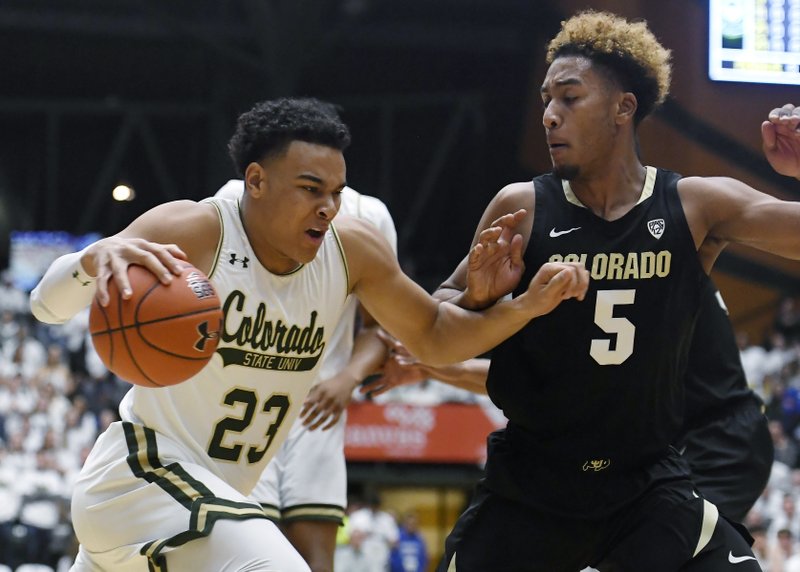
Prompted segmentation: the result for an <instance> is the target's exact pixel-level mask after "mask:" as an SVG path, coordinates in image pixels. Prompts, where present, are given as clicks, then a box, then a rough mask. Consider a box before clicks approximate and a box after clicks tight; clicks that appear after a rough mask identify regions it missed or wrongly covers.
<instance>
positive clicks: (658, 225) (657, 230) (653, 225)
mask: <svg viewBox="0 0 800 572" xmlns="http://www.w3.org/2000/svg"><path fill="white" fill-rule="evenodd" d="M666 226H667V224H666V223H665V222H664V219H663V218H656V219H653V220H651V221H650V222H648V223H647V230H649V231H650V234H652V235H653V237H654V238H661V235H662V234H664V229H665V228H666Z"/></svg>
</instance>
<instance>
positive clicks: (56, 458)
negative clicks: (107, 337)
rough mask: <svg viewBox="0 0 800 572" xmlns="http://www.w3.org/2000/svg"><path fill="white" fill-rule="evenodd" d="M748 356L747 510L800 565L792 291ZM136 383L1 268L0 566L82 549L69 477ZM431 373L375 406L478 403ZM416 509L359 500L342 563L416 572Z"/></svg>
mask: <svg viewBox="0 0 800 572" xmlns="http://www.w3.org/2000/svg"><path fill="white" fill-rule="evenodd" d="M739 343H740V351H741V356H742V363H743V365H744V367H745V371H746V373H747V376H748V380H749V382H750V385H751V386H752V387H753V389H754V390H755V391H756V392H757V393H758V394H759V395H760V396H761V397H762V398H763V399H764V402H765V403H766V406H767V415H768V417H769V419H770V429H771V431H772V436H773V440H774V442H775V464H774V468H773V472H772V477H771V479H770V483H769V486H768V487H767V489H766V490H765V491H764V494H763V495H762V497H761V499H760V500H759V502H758V503H757V504H756V506H755V507H754V508H753V510H752V511H751V513H750V515H749V516H748V520H747V523H746V524H747V526H748V527H749V528H750V530H751V532H752V533H753V536H754V537H755V538H756V545H755V547H756V553H757V554H758V556H759V558H760V559H761V560H762V566H763V567H764V570H766V571H767V572H800V511H798V510H797V508H796V504H797V503H798V502H800V308H799V307H798V306H797V303H796V301H795V300H794V299H793V298H786V299H785V300H784V301H783V302H782V303H781V305H780V308H779V310H778V312H777V314H776V318H775V321H774V325H773V327H772V328H771V330H770V333H769V335H768V336H767V339H765V340H757V341H755V343H754V342H752V341H751V340H749V339H748V338H747V336H746V335H744V334H740V335H739ZM128 388H129V385H128V384H127V383H125V382H123V381H121V380H119V379H118V378H117V377H116V376H114V375H113V374H112V373H110V372H109V371H108V370H107V369H106V368H105V366H104V365H103V364H102V362H101V361H100V359H99V357H98V356H97V354H96V353H95V351H94V348H93V346H92V343H91V338H90V336H89V334H88V310H86V311H84V312H83V313H81V314H79V315H77V316H76V317H75V318H73V319H72V320H70V321H69V322H67V323H66V324H63V325H61V326H50V325H45V324H41V323H38V322H36V321H35V320H34V319H33V318H32V316H31V315H30V310H29V306H28V295H27V294H26V293H25V292H23V291H20V290H18V289H16V288H15V287H14V286H13V284H12V283H11V282H10V280H9V279H8V276H7V273H3V274H0V572H3V570H4V568H3V565H5V566H7V567H8V568H9V569H10V570H15V569H17V568H18V567H19V566H20V565H22V564H24V563H38V564H40V565H42V566H47V567H49V568H42V569H43V570H46V569H52V570H55V571H60V570H66V569H68V567H69V564H70V563H71V555H72V554H74V552H75V550H76V545H75V542H76V541H75V538H74V534H73V531H72V527H71V525H70V518H69V498H70V491H71V489H72V483H73V481H74V479H75V478H76V476H77V474H78V471H79V470H80V467H81V465H82V463H83V461H84V459H85V458H86V455H87V454H88V452H89V450H90V449H91V446H92V444H93V443H94V441H95V439H96V438H97V435H98V434H99V433H100V432H102V431H103V430H104V429H105V428H106V427H107V426H108V424H109V423H111V422H113V421H115V420H117V419H118V415H117V406H118V404H119V401H120V400H121V398H122V396H123V395H124V393H125V392H126V391H127V390H128ZM487 399H488V398H486V396H476V395H474V394H472V393H470V392H467V391H464V390H460V389H456V388H453V387H451V386H449V385H446V384H443V383H440V382H438V381H436V380H428V381H425V382H423V383H421V384H418V385H414V386H406V387H399V388H395V389H394V390H392V391H391V392H389V393H388V394H386V395H384V396H381V397H380V398H379V401H389V400H392V401H394V400H399V401H403V402H404V403H411V404H414V405H436V404H439V403H444V402H454V401H456V402H463V401H466V402H479V403H481V404H483V405H485V402H486V400H487ZM416 518H417V517H416V515H414V514H413V513H409V514H406V515H402V516H396V515H392V514H389V513H386V512H385V511H382V510H380V507H379V506H378V505H377V504H375V503H374V502H370V501H369V499H367V501H366V502H355V501H354V502H353V505H352V507H350V511H349V517H348V522H347V525H346V526H345V527H343V528H342V530H341V534H340V539H339V540H340V544H339V546H338V548H337V553H336V558H337V562H338V563H339V567H338V568H337V569H339V570H348V571H349V572H359V571H364V572H386V571H388V570H391V572H418V571H419V572H421V571H422V570H425V569H426V566H427V555H426V550H425V546H424V542H423V541H422V537H421V536H420V535H419V532H418V523H417V522H416Z"/></svg>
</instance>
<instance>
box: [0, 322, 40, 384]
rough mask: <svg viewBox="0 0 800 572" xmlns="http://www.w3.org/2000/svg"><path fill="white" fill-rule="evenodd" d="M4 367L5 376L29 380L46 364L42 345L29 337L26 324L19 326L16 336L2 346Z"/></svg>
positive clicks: (29, 333) (28, 328)
mask: <svg viewBox="0 0 800 572" xmlns="http://www.w3.org/2000/svg"><path fill="white" fill-rule="evenodd" d="M3 357H4V358H5V359H4V367H5V368H7V369H6V371H5V372H2V373H6V374H7V375H15V374H17V375H22V376H24V377H25V378H26V379H31V378H32V377H33V376H34V375H35V374H36V372H37V371H38V370H39V368H41V367H42V366H44V364H45V363H47V351H46V350H45V347H44V344H42V342H40V341H39V340H38V339H36V338H35V337H33V336H32V335H31V331H30V327H29V325H28V324H27V323H25V322H23V323H21V324H20V328H19V331H18V332H17V335H16V336H14V337H13V338H11V339H10V340H9V341H8V342H6V343H5V344H3Z"/></svg>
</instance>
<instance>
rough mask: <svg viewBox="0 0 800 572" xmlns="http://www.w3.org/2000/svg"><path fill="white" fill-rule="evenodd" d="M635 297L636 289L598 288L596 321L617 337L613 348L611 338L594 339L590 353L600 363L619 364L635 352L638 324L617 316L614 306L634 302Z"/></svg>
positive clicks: (595, 309) (606, 331) (603, 328)
mask: <svg viewBox="0 0 800 572" xmlns="http://www.w3.org/2000/svg"><path fill="white" fill-rule="evenodd" d="M634 298H636V290H598V292H597V305H596V306H595V308H594V323H595V324H597V325H598V326H600V329H601V330H603V331H604V332H605V333H607V334H612V335H615V336H616V338H617V339H616V343H615V344H614V349H613V350H612V349H611V340H592V345H591V348H590V349H589V355H591V356H592V357H593V358H594V360H595V361H596V362H597V363H599V364H600V365H619V364H621V363H622V362H624V361H625V360H626V359H628V358H629V357H631V355H632V354H633V338H634V336H635V334H636V326H634V325H633V324H632V323H631V322H630V320H628V319H627V318H615V317H614V306H622V305H627V304H633V300H634Z"/></svg>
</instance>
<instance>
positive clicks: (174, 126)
mask: <svg viewBox="0 0 800 572" xmlns="http://www.w3.org/2000/svg"><path fill="white" fill-rule="evenodd" d="M558 21H559V18H558V15H557V14H554V13H552V12H551V11H550V10H548V9H547V7H546V6H545V3H544V2H536V1H524V0H520V1H517V0H403V1H402V2H399V1H397V0H271V1H270V0H191V1H190V0H169V1H163V0H161V1H155V0H136V1H134V0H116V1H114V2H109V1H108V0H50V1H46V0H39V1H35V0H4V1H3V2H2V3H0V70H2V77H3V81H2V82H1V83H0V133H2V136H0V207H2V210H1V211H0V213H1V215H0V230H2V232H3V233H4V234H7V232H8V231H9V230H14V229H61V230H67V231H69V232H74V233H82V232H86V231H99V232H101V233H104V234H109V233H113V232H115V231H116V230H119V229H120V228H121V227H122V226H124V225H125V224H126V223H128V222H129V221H130V220H131V219H132V218H133V217H135V216H136V215H138V214H139V213H141V212H142V211H143V210H145V209H147V208H149V207H150V206H152V205H153V204H156V203H158V202H162V201H164V200H167V199H171V198H195V199H197V198H201V197H203V196H207V195H209V194H212V193H213V192H214V191H215V190H216V188H217V187H218V186H219V185H220V184H221V183H223V182H224V181H225V180H227V179H228V178H229V177H230V176H232V170H231V167H230V166H229V162H228V159H227V156H226V154H225V144H226V142H227V139H228V137H229V136H230V134H231V131H232V128H233V124H234V122H235V119H236V117H237V115H238V114H239V113H241V112H242V111H244V110H246V109H247V108H249V107H250V106H251V105H252V104H253V103H254V102H255V101H258V100H261V99H267V98H270V97H275V96H282V95H312V96H316V97H320V98H324V99H329V100H331V101H334V102H336V103H339V104H341V105H342V106H343V114H344V117H345V119H346V120H347V121H348V123H350V125H351V128H352V131H353V136H354V143H353V145H352V147H351V149H350V150H349V151H348V153H347V159H348V179H349V181H350V182H351V184H352V185H353V186H354V187H355V188H357V189H359V190H361V191H362V192H366V193H368V194H373V195H376V196H379V197H381V198H383V199H384V201H385V202H386V203H387V204H388V205H389V207H390V209H391V210H392V213H393V215H394V217H395V219H396V223H397V225H398V228H399V230H400V238H401V242H400V244H401V259H402V260H403V262H404V264H405V265H406V266H407V268H408V269H409V270H411V271H412V272H414V273H415V275H416V276H417V278H418V279H419V280H421V281H422V283H423V284H426V285H432V284H434V283H435V282H436V281H437V280H440V279H441V278H442V277H444V276H445V275H446V274H447V273H448V271H449V269H450V268H452V266H453V265H454V264H455V262H456V261H457V260H458V258H459V257H460V256H461V255H462V254H463V253H464V252H465V248H466V246H467V243H468V241H469V240H470V238H471V233H472V229H473V228H474V225H475V223H476V221H477V217H478V216H479V214H480V212H481V210H482V207H483V206H484V205H485V203H486V201H487V199H488V197H489V196H490V195H491V194H492V193H494V192H495V191H496V190H497V189H498V188H499V187H500V186H502V185H503V184H505V183H507V182H509V181H512V180H515V179H517V178H518V177H527V176H530V175H531V173H525V172H522V170H521V168H520V166H519V162H518V154H519V151H518V146H519V139H520V137H521V131H522V128H523V126H522V123H523V122H522V120H523V117H524V114H525V106H526V102H527V97H528V94H527V90H528V75H529V74H530V68H531V62H532V61H533V59H532V58H540V57H541V56H542V54H543V51H542V50H543V48H542V46H543V41H544V40H543V39H544V38H546V37H548V36H549V35H550V34H551V33H552V32H553V31H554V30H555V29H556V27H557V25H558ZM122 180H124V181H128V182H130V183H131V184H133V185H134V187H135V188H136V190H137V193H138V197H137V199H136V200H135V201H133V202H131V203H123V204H119V203H114V202H113V201H112V200H111V199H110V189H111V187H113V185H114V184H116V183H117V182H118V181H122ZM443 221H446V222H445V224H446V226H445V228H446V232H442V227H443V224H442V223H443ZM4 242H7V241H4ZM6 248H7V244H4V245H3V250H0V252H3V254H4V256H5V253H6V251H5V249H6Z"/></svg>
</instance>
